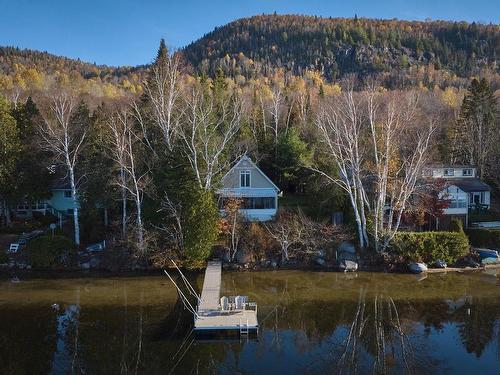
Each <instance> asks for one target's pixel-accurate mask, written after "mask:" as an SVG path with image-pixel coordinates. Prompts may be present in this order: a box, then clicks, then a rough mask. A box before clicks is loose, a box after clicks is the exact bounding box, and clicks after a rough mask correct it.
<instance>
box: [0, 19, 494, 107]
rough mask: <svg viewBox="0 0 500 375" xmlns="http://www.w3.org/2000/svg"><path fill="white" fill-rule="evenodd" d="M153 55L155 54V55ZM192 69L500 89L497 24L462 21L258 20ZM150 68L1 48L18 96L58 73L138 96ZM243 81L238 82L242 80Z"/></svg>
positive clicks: (195, 54)
mask: <svg viewBox="0 0 500 375" xmlns="http://www.w3.org/2000/svg"><path fill="white" fill-rule="evenodd" d="M154 53H155V51H151V55H152V56H153V55H154ZM180 53H182V54H183V56H184V59H185V61H186V64H187V65H190V66H192V69H188V71H190V72H193V73H195V74H200V73H205V74H208V75H210V76H213V75H215V72H216V71H217V69H219V68H222V69H223V71H224V73H225V74H226V75H227V76H231V77H237V76H242V77H244V79H251V78H256V77H260V76H271V75H273V74H274V73H275V72H276V70H277V69H280V68H284V70H286V71H289V72H292V73H294V74H299V75H300V74H303V73H304V72H305V70H317V71H320V72H321V73H322V74H323V76H324V77H325V78H326V79H327V80H336V79H339V78H341V77H343V76H344V75H346V74H349V73H360V74H371V73H384V74H385V81H384V84H386V85H387V86H389V87H390V86H396V85H400V84H402V85H410V86H412V85H419V84H423V85H426V86H428V87H432V86H433V85H436V84H437V85H439V86H441V87H446V86H449V85H451V86H464V85H467V84H468V79H469V78H470V77H472V76H475V75H482V76H485V75H489V81H490V82H491V83H492V85H493V87H495V88H498V87H499V86H500V75H499V73H500V65H499V64H498V63H497V61H498V58H497V56H500V26H498V25H482V24H474V23H472V24H468V23H465V22H445V21H432V22H416V21H399V20H373V19H364V18H360V19H358V18H353V19H340V18H321V17H312V16H298V15H261V16H254V17H250V18H243V19H239V20H236V21H234V22H231V23H229V24H227V25H224V26H221V27H218V28H216V29H215V30H213V31H212V32H210V33H208V34H206V35H205V36H204V37H202V38H200V39H199V40H197V41H195V42H193V43H191V44H190V45H188V46H186V47H185V48H184V49H182V50H181V51H180ZM145 69H147V66H140V67H110V66H106V65H96V64H91V63H86V62H82V61H80V60H79V59H78V60H75V59H70V58H67V57H61V56H55V55H52V54H50V53H47V52H39V51H34V50H27V49H19V48H14V47H0V89H2V90H4V91H5V92H13V93H14V94H13V95H15V93H16V91H17V90H16V86H20V87H22V88H23V89H25V87H24V86H28V91H30V90H31V89H30V87H36V86H37V85H38V87H41V86H43V84H44V82H48V80H50V79H52V78H54V77H58V76H60V75H61V74H63V75H65V76H67V77H68V78H70V80H71V81H72V82H75V80H76V81H80V84H81V85H84V86H86V91H87V92H89V93H90V94H91V95H93V96H97V97H101V96H103V97H105V96H116V95H118V93H120V92H122V93H123V92H132V93H140V92H141V91H142V87H141V81H142V77H143V73H144V71H145ZM239 82H240V81H239Z"/></svg>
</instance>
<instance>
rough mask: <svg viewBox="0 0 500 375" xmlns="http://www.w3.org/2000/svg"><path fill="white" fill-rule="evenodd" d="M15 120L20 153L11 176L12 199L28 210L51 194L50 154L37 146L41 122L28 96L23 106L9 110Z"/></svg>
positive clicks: (34, 105)
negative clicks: (23, 204)
mask: <svg viewBox="0 0 500 375" xmlns="http://www.w3.org/2000/svg"><path fill="white" fill-rule="evenodd" d="M12 115H13V117H14V118H15V119H16V124H17V129H18V132H19V139H20V141H21V148H22V150H21V154H20V157H19V159H18V161H17V165H16V172H15V174H14V175H13V176H12V179H11V185H12V187H13V188H12V192H13V193H15V196H13V197H12V198H13V199H14V200H16V201H17V202H21V201H26V202H27V203H28V206H29V207H31V206H32V204H33V203H35V202H36V201H38V200H41V199H44V198H47V197H48V196H49V195H50V190H49V189H50V186H51V185H52V175H51V174H50V171H49V166H50V164H51V161H50V160H49V155H47V153H46V152H44V151H43V150H42V149H41V147H40V142H39V137H38V133H37V129H36V126H37V124H36V123H37V122H39V121H41V118H40V112H39V111H38V108H37V106H36V104H35V103H34V102H33V100H32V99H31V97H28V99H27V101H26V103H24V104H18V105H17V106H16V108H15V109H13V111H12Z"/></svg>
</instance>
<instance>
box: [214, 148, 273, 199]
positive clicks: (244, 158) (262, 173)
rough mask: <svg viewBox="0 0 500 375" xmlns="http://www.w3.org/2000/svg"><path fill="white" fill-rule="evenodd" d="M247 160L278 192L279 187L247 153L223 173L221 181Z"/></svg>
mask: <svg viewBox="0 0 500 375" xmlns="http://www.w3.org/2000/svg"><path fill="white" fill-rule="evenodd" d="M244 161H246V162H248V163H250V165H251V166H252V167H253V168H255V170H256V171H258V172H259V174H260V175H262V176H263V177H264V179H265V180H266V181H267V182H269V183H270V184H271V186H272V187H273V188H274V189H276V191H277V192H280V188H279V187H277V186H276V184H275V183H274V182H273V181H271V179H270V178H269V177H267V175H266V174H265V173H264V172H262V170H261V169H260V168H259V167H258V166H257V164H255V163H254V162H253V161H252V159H250V158H249V157H248V156H247V155H243V156H242V157H241V158H240V159H239V160H238V161H237V162H236V164H235V165H233V166H232V168H231V169H230V170H229V171H228V172H227V173H226V174H225V175H224V177H222V181H224V179H225V178H226V177H227V176H228V175H229V174H230V173H231V172H232V171H233V170H235V169H236V168H238V167H239V165H240V164H241V163H242V162H244Z"/></svg>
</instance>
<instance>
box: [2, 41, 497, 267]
mask: <svg viewBox="0 0 500 375" xmlns="http://www.w3.org/2000/svg"><path fill="white" fill-rule="evenodd" d="M48 83H49V84H48V85H47V86H46V87H45V88H44V89H42V90H35V91H29V90H25V91H19V96H18V100H17V101H12V100H10V101H7V100H5V99H2V100H1V102H0V132H1V134H0V149H1V150H3V157H2V159H1V160H0V198H1V200H0V201H1V202H2V206H3V210H2V216H3V223H4V224H7V225H8V224H9V219H10V218H9V213H10V212H11V211H12V209H13V208H14V207H15V206H16V205H17V204H18V203H19V202H23V201H28V202H35V201H36V200H38V199H41V198H43V197H45V196H46V195H47V194H48V190H49V187H50V186H51V184H52V183H53V182H54V181H63V182H64V183H65V184H67V186H69V188H70V189H71V197H72V199H73V200H74V202H75V209H74V210H73V216H72V222H73V229H74V233H73V236H74V241H75V242H76V243H77V244H80V243H87V242H90V241H94V240H99V239H102V237H103V236H104V235H106V234H107V235H109V234H110V233H112V234H113V236H114V237H115V238H118V239H120V240H119V243H120V244H122V245H123V246H124V247H126V248H130V249H134V250H135V254H136V255H137V256H138V257H139V258H140V259H143V260H144V261H148V262H154V263H156V264H164V263H165V262H166V261H167V260H168V259H170V258H171V257H178V258H180V259H181V260H182V261H184V262H185V264H187V265H191V266H196V265H197V264H200V262H203V261H204V260H205V259H206V257H207V256H209V254H210V252H211V251H212V249H213V247H214V245H216V244H218V245H220V246H221V247H222V248H224V249H226V250H227V252H228V253H229V255H230V257H231V258H233V257H234V256H236V254H237V253H238V252H239V251H241V250H242V248H245V249H246V250H249V251H250V250H251V249H254V250H255V252H257V253H259V254H260V255H259V256H267V257H269V256H270V255H273V254H274V255H273V256H280V257H281V258H282V259H284V260H288V259H290V258H293V257H300V256H306V255H307V254H313V253H314V252H315V251H318V249H322V248H323V249H324V248H327V247H331V246H327V245H326V243H327V242H328V241H331V240H332V238H334V237H339V238H340V235H339V233H337V232H335V229H332V228H331V226H329V225H328V224H327V223H325V222H324V221H323V219H325V218H324V217H321V216H319V215H317V210H316V211H315V210H311V211H312V212H305V211H306V210H304V209H303V208H304V207H302V206H300V204H298V205H294V206H295V209H290V205H289V206H288V208H289V210H285V212H282V213H280V214H279V215H278V217H277V218H276V220H275V221H274V222H272V223H269V224H266V225H258V224H252V225H250V223H246V222H245V221H244V218H242V217H241V216H239V215H238V209H237V202H231V205H232V206H231V207H226V212H227V213H228V215H226V217H225V218H223V219H222V221H221V220H220V218H219V210H218V204H217V203H218V202H217V194H216V192H217V190H218V189H219V188H220V187H221V185H220V179H221V177H222V176H223V175H224V173H225V172H226V171H227V170H228V169H229V168H230V166H231V165H232V164H233V163H234V162H235V161H236V160H237V159H238V158H239V157H240V156H241V155H243V154H247V155H249V156H251V157H252V159H253V160H255V161H256V162H257V163H258V164H259V166H260V167H261V168H262V169H263V170H264V171H265V172H266V174H268V176H270V177H271V179H272V180H273V181H274V182H275V183H276V184H277V185H278V186H279V187H280V189H282V190H283V191H284V192H285V197H287V196H290V195H295V196H301V197H306V198H307V197H309V198H308V199H309V202H313V203H318V201H321V200H325V201H328V202H330V207H331V211H329V213H331V212H332V211H333V210H337V211H344V213H345V216H346V218H347V221H348V222H350V223H352V224H354V227H355V228H357V230H356V231H355V234H356V235H357V237H358V240H359V243H360V246H361V247H372V248H376V249H379V250H385V249H387V248H388V246H390V243H391V241H392V239H393V238H394V235H395V234H396V232H397V231H398V229H399V225H400V224H401V222H402V220H405V219H408V218H410V217H414V218H415V219H414V222H415V223H417V225H423V224H424V222H425V221H426V220H427V219H429V217H431V216H432V215H435V214H436V213H435V211H438V210H437V209H435V207H428V206H429V204H427V202H431V201H432V200H420V201H418V202H417V201H414V200H413V199H412V197H413V196H415V194H416V193H419V194H420V193H421V191H420V190H419V189H420V185H419V182H420V177H421V176H422V174H421V172H422V168H423V166H424V165H425V164H426V163H428V162H445V163H452V162H453V163H465V164H470V163H472V164H475V165H477V166H478V168H479V172H480V174H481V176H483V177H484V178H485V179H488V180H491V181H493V182H494V181H497V182H498V181H499V179H500V176H499V175H498V172H499V171H498V168H496V167H495V165H498V164H495V163H496V161H497V160H499V157H500V154H499V150H498V148H497V147H495V144H497V142H498V134H500V132H499V131H498V130H499V123H498V103H497V99H496V97H495V95H494V92H493V90H492V88H491V87H490V85H489V84H488V82H487V81H486V80H485V79H482V80H480V81H473V82H472V84H471V86H470V89H469V90H464V89H457V88H452V87H448V88H446V89H445V90H441V89H439V87H435V88H434V89H433V90H428V89H426V88H413V89H405V90H387V89H385V88H384V87H383V86H382V85H381V83H380V80H378V79H377V77H376V76H371V77H356V76H350V77H348V78H346V79H345V80H343V81H342V82H339V83H329V82H328V81H327V80H325V79H324V77H322V76H321V74H319V73H318V72H315V71H307V72H305V73H304V75H302V76H291V75H289V74H287V73H285V72H284V71H283V70H277V71H276V72H275V73H274V74H273V75H272V76H270V77H260V78H258V79H254V80H248V81H240V80H237V79H235V77H231V76H226V75H225V74H224V72H223V70H222V69H219V70H218V71H217V72H216V74H215V76H214V77H212V78H210V77H207V76H205V75H201V76H194V75H191V74H189V69H187V68H186V66H185V65H184V63H183V61H182V58H181V57H180V56H179V55H178V54H169V53H168V50H167V48H166V46H165V44H164V42H163V41H162V43H161V44H160V48H159V51H158V55H157V57H156V59H155V62H154V63H153V64H152V66H151V67H150V68H149V70H148V71H147V74H145V78H144V80H143V81H142V82H141V87H142V91H141V94H135V95H132V94H131V93H130V92H127V93H122V95H117V96H114V97H109V98H101V99H100V100H98V98H95V97H91V96H89V94H88V92H87V91H86V89H85V86H84V85H83V86H82V85H80V84H79V83H81V81H72V80H69V81H67V80H62V79H53V80H50V81H49V82H48ZM75 83H76V84H75ZM29 93H33V94H34V96H33V98H30V97H28V95H29ZM8 94H9V92H8V91H7V92H4V96H5V95H7V97H8ZM464 135H467V136H468V137H465V136H464ZM464 137H465V138H464ZM479 140H482V142H479ZM374 187H376V188H374ZM437 191H439V190H437ZM76 202H78V204H76ZM419 202H420V203H419ZM436 204H438V202H437V199H436V200H435V205H436ZM297 206H299V207H298V210H297ZM235 207H236V209H235ZM433 210H434V211H433ZM301 211H302V212H301ZM388 212H389V214H390V215H391V219H387V218H385V216H384V215H387V214H388ZM236 223H238V224H236ZM395 223H396V224H395ZM332 233H336V235H335V236H333V235H332ZM245 236H253V237H252V238H248V237H245ZM344 237H345V236H344ZM325 241H326V242H325ZM256 243H262V244H263V245H262V246H258V248H255V244H256ZM264 244H265V245H264ZM263 249H265V250H264V253H266V254H261V253H262V251H263Z"/></svg>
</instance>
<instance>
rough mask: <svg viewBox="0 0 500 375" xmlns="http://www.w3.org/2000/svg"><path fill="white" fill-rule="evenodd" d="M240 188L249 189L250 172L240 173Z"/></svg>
mask: <svg viewBox="0 0 500 375" xmlns="http://www.w3.org/2000/svg"><path fill="white" fill-rule="evenodd" d="M240 187H250V171H240Z"/></svg>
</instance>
